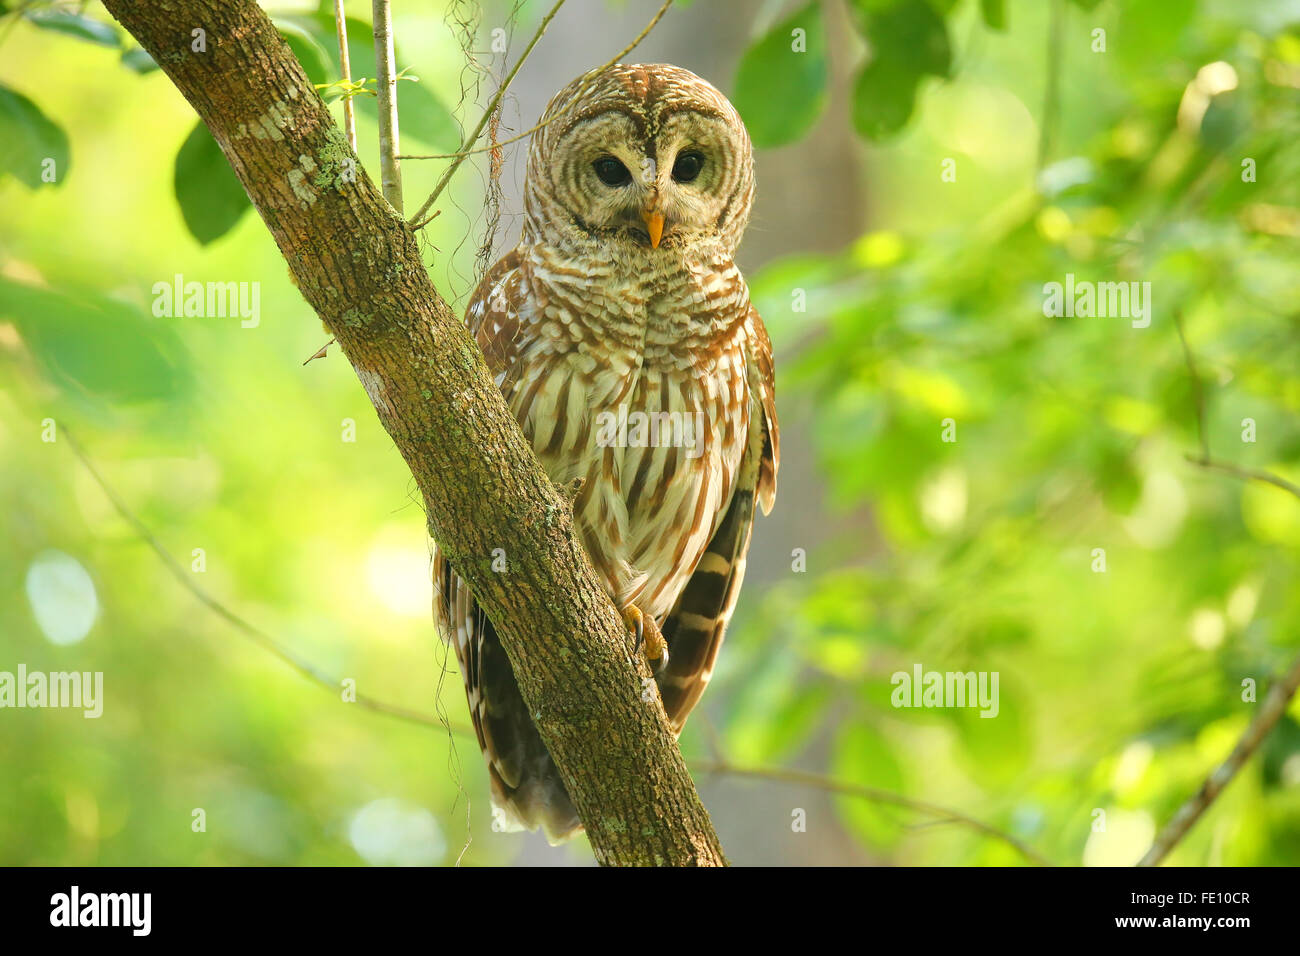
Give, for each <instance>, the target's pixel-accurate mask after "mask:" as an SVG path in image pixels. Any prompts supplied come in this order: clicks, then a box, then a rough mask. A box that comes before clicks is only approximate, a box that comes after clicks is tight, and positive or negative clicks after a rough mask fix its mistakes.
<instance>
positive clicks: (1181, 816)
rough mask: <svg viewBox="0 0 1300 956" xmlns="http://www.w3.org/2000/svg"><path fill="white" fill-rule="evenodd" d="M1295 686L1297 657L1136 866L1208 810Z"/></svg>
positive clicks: (1299, 681) (1160, 853)
mask: <svg viewBox="0 0 1300 956" xmlns="http://www.w3.org/2000/svg"><path fill="white" fill-rule="evenodd" d="M1298 687H1300V656H1298V657H1296V659H1295V660H1293V661H1292V662H1291V666H1290V667H1289V668H1288V669H1287V670H1286V672H1285V673H1283V674H1282V675H1281V676H1280V677H1279V678H1277V679H1276V680H1275V681H1273V686H1272V687H1270V688H1269V690H1268V696H1267V697H1265V698H1264V703H1263V704H1262V705H1260V708H1259V713H1257V714H1256V715H1255V719H1254V720H1252V721H1251V722H1250V726H1249V727H1247V728H1246V732H1245V733H1244V734H1242V735H1241V739H1240V740H1238V741H1237V746H1235V747H1233V748H1232V753H1231V754H1229V755H1228V759H1227V760H1225V761H1224V762H1223V763H1221V764H1220V765H1219V767H1218V769H1217V770H1215V771H1214V773H1212V774H1210V776H1209V778H1208V779H1207V780H1206V781H1205V783H1203V784H1201V789H1199V790H1197V791H1196V795H1195V796H1194V797H1192V798H1191V799H1190V800H1188V801H1187V802H1186V803H1184V804H1183V805H1182V806H1181V807H1179V809H1178V812H1177V813H1175V814H1174V815H1173V817H1172V818H1171V819H1170V820H1169V822H1168V823H1166V824H1165V826H1164V829H1162V830H1161V831H1160V832H1159V834H1157V835H1156V839H1155V842H1154V843H1152V844H1151V849H1149V850H1147V853H1146V856H1144V857H1142V859H1141V860H1140V861H1139V862H1138V866H1157V865H1158V864H1159V863H1160V861H1161V860H1163V859H1164V858H1165V857H1166V856H1168V855H1169V852H1170V851H1171V850H1173V848H1174V847H1175V846H1177V845H1178V843H1179V842H1180V841H1181V840H1182V839H1183V837H1185V836H1186V835H1187V833H1188V831H1190V830H1191V829H1192V827H1193V826H1194V825H1195V824H1196V821H1197V820H1199V819H1200V818H1201V817H1202V816H1204V814H1205V811H1206V810H1208V809H1210V804H1212V803H1214V799H1215V798H1216V797H1217V796H1218V795H1219V794H1220V793H1222V792H1223V791H1224V789H1225V788H1226V787H1227V786H1228V784H1230V783H1232V780H1233V778H1234V777H1236V776H1237V773H1238V771H1240V770H1241V768H1242V767H1243V766H1245V764H1246V761H1247V760H1249V759H1250V758H1251V756H1252V755H1253V754H1254V753H1255V751H1256V750H1258V749H1259V745H1260V744H1262V743H1263V742H1264V738H1266V737H1267V736H1268V734H1269V731H1271V730H1272V729H1273V727H1274V726H1275V725H1276V724H1277V722H1278V721H1279V720H1280V719H1281V717H1282V715H1283V714H1284V713H1286V708H1287V705H1288V704H1289V703H1290V702H1291V698H1292V697H1294V696H1295V693H1296V688H1298Z"/></svg>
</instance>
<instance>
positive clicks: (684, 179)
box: [550, 109, 748, 251]
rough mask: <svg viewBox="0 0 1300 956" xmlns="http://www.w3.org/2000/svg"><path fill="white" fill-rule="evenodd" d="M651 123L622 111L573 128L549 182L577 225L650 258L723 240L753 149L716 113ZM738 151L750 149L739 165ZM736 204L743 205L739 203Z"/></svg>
mask: <svg viewBox="0 0 1300 956" xmlns="http://www.w3.org/2000/svg"><path fill="white" fill-rule="evenodd" d="M658 120H659V121H658V122H655V123H651V124H646V123H645V122H644V121H643V120H641V119H640V118H634V117H633V116H631V115H629V114H628V113H626V112H624V111H622V110H617V109H616V110H609V111H607V112H604V113H600V114H597V115H595V116H592V117H590V118H587V119H585V120H582V121H580V122H578V123H576V124H575V125H574V126H573V127H572V128H570V129H569V130H568V131H566V134H565V136H564V137H563V141H562V143H561V144H560V147H559V148H557V149H556V150H555V156H556V161H555V162H556V165H555V166H554V167H553V168H552V170H551V171H550V172H551V177H552V182H553V183H554V185H555V187H556V193H557V198H558V199H559V200H560V202H561V205H562V206H563V208H564V210H565V211H566V212H567V213H569V214H570V215H571V216H572V221H573V224H574V225H575V226H577V227H578V228H580V229H582V230H583V231H584V232H586V233H587V234H589V235H600V236H601V237H603V238H605V239H612V240H614V241H616V242H619V241H622V242H627V243H628V244H630V245H633V246H637V247H640V248H642V249H645V250H647V251H649V250H658V249H661V248H667V249H673V248H682V247H685V246H687V245H689V244H692V243H696V242H699V241H701V240H707V239H717V238H720V237H721V236H722V235H723V234H724V233H725V232H729V231H730V230H731V227H732V226H733V225H734V223H732V221H731V217H730V210H731V208H732V205H733V204H732V203H731V201H730V200H731V199H732V195H733V193H735V192H737V191H738V189H739V188H740V186H741V183H740V181H739V173H738V171H739V170H740V169H741V163H742V162H747V161H748V154H747V153H748V143H747V142H745V143H742V144H737V143H735V142H734V138H735V137H734V132H733V128H732V127H729V126H728V124H727V122H726V120H725V118H724V117H723V116H721V115H718V114H714V113H711V112H701V111H696V110H681V111H677V112H674V113H671V114H668V115H666V116H663V117H659V118H658ZM738 146H739V147H743V148H744V149H745V156H744V157H743V160H740V161H738V159H737V156H736V153H737V151H738ZM737 205H738V204H737Z"/></svg>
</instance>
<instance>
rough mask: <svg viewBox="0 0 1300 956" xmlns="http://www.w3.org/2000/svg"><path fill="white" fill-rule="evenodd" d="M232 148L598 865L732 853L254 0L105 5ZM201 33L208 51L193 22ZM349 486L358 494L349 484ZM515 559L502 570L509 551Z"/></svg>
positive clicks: (569, 540) (445, 327)
mask: <svg viewBox="0 0 1300 956" xmlns="http://www.w3.org/2000/svg"><path fill="white" fill-rule="evenodd" d="M104 5H105V6H106V7H107V8H108V10H109V11H110V13H112V15H113V16H114V17H116V18H117V20H118V21H119V22H120V23H121V24H122V25H123V26H124V27H125V28H126V29H127V30H129V31H130V33H131V34H132V35H133V36H134V37H135V38H136V40H137V41H139V43H140V45H141V46H142V47H144V48H145V50H147V51H148V52H149V53H150V54H151V55H152V56H153V58H154V60H156V61H157V63H158V64H159V66H160V67H161V68H162V69H163V71H164V72H165V73H166V74H167V76H168V77H170V78H171V80H172V82H173V83H175V84H176V87H177V88H178V89H179V90H180V92H181V93H182V94H184V96H185V98H186V99H188V100H189V101H190V103H191V104H193V106H194V108H195V109H196V110H197V111H198V114H199V116H200V117H201V118H202V120H203V121H204V122H205V123H206V124H207V126H208V128H209V129H210V130H211V131H212V134H213V136H214V137H215V138H216V140H217V142H218V143H219V144H220V145H221V148H222V149H223V150H224V152H225V154H226V158H227V159H228V160H229V161H230V164H231V166H232V167H233V168H234V170H235V173H236V174H237V175H238V176H239V179H240V181H241V182H242V183H243V185H244V188H245V189H246V190H247V192H248V195H249V198H250V199H251V200H252V202H253V205H254V206H255V207H256V209H257V211H258V213H259V214H260V215H261V216H262V219H263V220H264V221H265V222H266V225H267V228H269V229H270V231H271V234H272V236H274V238H275V241H276V243H277V244H278V245H279V247H280V251H281V252H282V253H283V254H284V257H285V259H286V260H287V261H288V263H289V268H290V270H291V271H292V273H293V276H294V278H295V279H296V281H297V283H298V287H299V288H300V289H301V290H302V293H303V295H304V296H305V297H306V299H307V301H308V302H309V303H310V304H311V306H312V307H313V308H314V309H315V310H316V311H317V313H319V315H320V317H321V319H322V320H323V321H324V323H325V324H326V326H328V328H329V329H330V331H331V332H332V333H333V334H334V335H335V337H336V338H337V339H338V343H339V345H340V346H341V348H342V350H343V352H344V354H346V355H347V358H348V361H349V362H351V363H352V366H353V368H354V369H355V370H356V373H357V377H358V378H359V379H360V380H361V383H362V385H363V386H364V387H365V389H366V392H367V394H368V395H369V396H370V400H371V402H372V403H373V404H374V406H375V409H376V411H377V412H378V415H379V420H380V422H381V423H382V424H383V426H384V428H385V429H387V431H388V433H389V434H390V435H391V436H392V438H393V441H394V443H395V444H396V445H397V448H398V450H399V451H400V452H401V454H402V457H403V458H404V459H405V460H406V463H407V465H408V466H409V467H410V469H411V474H412V475H414V477H415V480H416V483H417V484H418V486H419V488H420V491H421V493H422V495H423V497H424V505H425V511H426V512H427V515H428V519H429V530H430V532H431V533H432V534H433V536H434V538H435V539H436V540H437V541H438V543H439V545H440V546H441V547H442V548H443V549H444V550H445V551H446V553H447V555H448V557H449V559H450V560H451V562H452V565H453V566H454V567H455V568H456V570H457V571H458V572H459V573H460V575H461V576H462V577H463V578H464V579H465V580H466V581H468V582H469V584H470V586H471V587H472V589H473V591H474V594H475V596H476V598H477V599H478V601H479V603H480V604H481V605H482V607H483V609H484V610H485V611H486V613H487V614H488V616H489V617H490V618H491V619H492V621H493V623H494V624H495V625H496V626H497V630H498V632H499V634H500V637H501V642H502V644H503V645H504V646H505V649H506V652H507V653H508V655H509V657H510V662H511V664H512V665H513V667H514V671H515V675H516V677H517V679H518V681H519V687H520V690H521V691H522V693H523V697H524V700H525V702H526V703H527V704H528V706H529V708H530V710H531V711H532V713H533V719H534V721H535V723H536V724H537V729H538V731H539V732H540V734H541V737H542V740H543V741H544V742H545V743H546V746H547V747H548V748H549V749H550V752H551V755H552V756H553V757H554V759H555V763H556V766H557V767H558V768H559V771H560V774H561V776H562V777H563V780H564V783H565V786H566V787H567V788H568V791H569V794H570V795H571V797H572V798H573V803H574V806H575V807H576V808H577V811H578V815H579V817H580V818H581V819H582V822H583V824H584V825H585V826H586V829H587V833H588V836H589V838H590V840H591V845H592V849H593V851H594V852H595V855H596V859H597V860H598V861H599V862H601V863H603V864H609V865H655V864H659V865H723V864H725V862H726V861H725V859H724V857H723V854H722V848H721V846H720V844H719V842H718V838H717V835H716V834H715V833H714V830H713V825H712V822H711V821H710V819H709V816H708V813H707V812H706V810H705V809H704V806H703V804H702V803H701V802H700V799H699V796H698V795H697V794H696V792H695V787H694V784H693V783H692V781H691V778H690V774H689V773H688V771H687V769H686V765H685V762H684V761H683V760H682V756H681V753H680V751H679V750H678V748H677V745H676V742H675V741H674V739H673V737H672V734H671V732H670V731H669V727H668V723H667V721H666V719H665V718H664V713H663V707H662V705H661V704H660V702H659V699H658V697H657V696H654V695H652V698H653V699H652V700H651V701H649V702H646V701H643V700H642V688H643V687H644V686H653V682H652V683H651V684H650V685H646V684H644V683H643V681H644V680H647V679H649V678H650V673H649V671H648V670H647V669H646V667H645V665H644V663H643V662H642V661H641V660H640V659H639V658H635V659H634V657H633V655H632V653H631V646H630V641H629V638H628V635H627V634H626V632H625V630H624V627H623V624H622V621H621V619H620V617H619V615H618V613H617V611H616V610H615V609H614V607H613V605H612V603H611V602H610V600H609V598H608V596H607V595H606V593H605V590H604V587H603V585H602V583H601V581H600V579H599V578H598V577H597V575H596V573H595V572H594V571H593V569H592V567H591V564H590V562H589V560H588V558H587V555H586V553H585V552H584V550H583V548H582V545H581V543H580V542H579V540H578V538H577V537H576V535H575V532H574V526H573V515H572V511H571V508H570V505H569V502H568V501H567V500H566V498H565V497H564V495H562V494H561V493H560V492H559V491H558V490H557V489H556V488H555V487H554V485H552V483H551V481H550V480H549V479H548V478H547V476H546V474H545V473H544V472H543V471H542V468H541V466H540V465H539V464H538V462H537V459H536V458H535V456H534V455H533V453H532V449H531V448H530V446H529V444H528V442H527V441H526V440H525V438H524V436H523V434H522V432H521V431H520V430H519V427H518V426H517V425H516V423H515V421H514V419H513V417H512V416H511V415H510V413H509V412H508V411H507V409H506V406H505V403H504V402H503V401H502V398H501V395H500V393H499V391H498V390H497V387H496V385H495V384H494V383H493V380H492V378H491V376H490V374H489V373H488V370H487V367H486V365H485V364H484V362H483V358H482V355H481V353H480V352H479V350H478V348H477V346H476V345H475V344H474V342H473V340H472V339H471V338H470V336H469V333H468V331H467V330H466V328H465V326H464V324H463V323H462V322H460V321H459V320H458V318H457V317H456V316H455V315H454V314H453V313H452V312H451V310H450V309H449V308H448V306H447V304H446V303H445V302H444V301H443V299H442V298H441V296H439V295H438V293H437V292H436V291H435V289H434V288H433V285H432V283H431V282H430V280H429V277H428V274H427V272H426V270H425V268H424V265H423V263H422V262H421V260H420V253H419V249H418V247H417V244H416V242H415V238H414V236H413V235H412V233H411V231H410V229H409V228H408V227H407V225H406V223H405V222H404V221H403V219H402V218H401V217H400V216H399V215H398V214H397V213H395V212H394V211H393V209H392V208H391V207H390V206H389V204H388V203H387V202H385V201H384V199H383V197H382V196H381V195H380V193H379V192H378V191H377V190H376V189H375V187H374V185H373V183H372V182H371V181H370V179H369V178H368V177H367V176H366V175H365V172H364V171H363V170H361V168H360V167H359V165H357V164H356V157H355V155H354V153H353V151H352V150H351V148H350V147H349V146H348V142H347V140H346V138H345V137H344V135H343V133H342V132H341V131H340V130H339V129H338V127H337V126H335V124H334V122H333V119H332V118H331V116H330V114H329V111H328V110H327V109H326V107H325V104H324V103H323V102H322V101H321V99H320V97H319V96H318V95H317V93H316V91H315V90H314V89H313V88H312V85H311V82H310V81H309V80H308V79H307V77H306V75H305V74H304V73H303V71H302V68H301V67H300V66H299V65H298V62H297V61H296V60H295V59H294V57H293V55H292V54H291V53H290V52H289V48H288V47H287V46H286V45H285V43H284V42H283V41H282V40H281V39H280V37H279V35H278V33H277V32H276V29H275V27H274V26H273V25H272V24H271V21H270V20H269V19H268V18H267V17H266V15H265V14H264V13H263V12H262V10H261V9H260V8H258V6H257V5H256V4H255V3H252V2H250V0H172V2H160V0H153V2H151V0H105V4H104ZM200 29H201V30H203V31H205V34H206V36H205V41H206V52H196V51H195V50H194V49H193V46H192V44H194V43H195V40H194V37H193V31H195V30H200ZM341 494H345V492H341ZM496 548H502V549H504V550H505V553H506V559H507V564H508V568H509V570H508V571H507V572H505V573H494V572H493V571H492V552H493V549H496Z"/></svg>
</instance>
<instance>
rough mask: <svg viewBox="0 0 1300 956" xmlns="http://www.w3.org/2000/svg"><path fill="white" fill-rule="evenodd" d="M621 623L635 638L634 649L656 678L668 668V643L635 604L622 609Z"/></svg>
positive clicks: (656, 625)
mask: <svg viewBox="0 0 1300 956" xmlns="http://www.w3.org/2000/svg"><path fill="white" fill-rule="evenodd" d="M623 623H624V624H626V625H627V629H628V630H629V631H632V632H633V634H634V635H635V636H636V645H635V648H636V650H638V651H640V652H641V653H642V654H643V655H644V656H645V662H646V664H648V665H649V666H650V673H652V674H654V675H655V676H656V677H658V676H659V675H660V674H662V673H663V672H664V670H665V669H666V668H667V667H668V642H667V641H665V640H664V636H663V633H662V632H661V631H660V630H659V625H658V624H656V623H655V619H654V618H652V617H651V616H650V615H649V614H644V613H642V611H641V609H640V608H639V607H637V606H636V605H635V604H629V605H628V606H627V607H625V608H624V609H623Z"/></svg>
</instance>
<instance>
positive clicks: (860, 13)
mask: <svg viewBox="0 0 1300 956" xmlns="http://www.w3.org/2000/svg"><path fill="white" fill-rule="evenodd" d="M852 12H853V13H854V22H855V23H856V24H857V27H858V29H859V30H860V31H861V32H862V34H863V35H864V36H865V37H866V38H867V40H868V42H869V43H870V45H871V54H872V59H871V62H870V63H868V64H867V66H866V67H865V68H864V69H863V71H862V73H861V74H860V75H859V76H858V80H857V83H856V84H855V85H854V89H853V125H854V128H856V129H857V131H858V132H859V133H860V134H861V135H863V136H865V137H866V138H868V139H873V140H879V139H884V138H886V137H888V136H891V135H893V134H894V133H897V132H898V131H899V130H901V129H902V128H903V127H904V126H905V125H907V121H908V119H910V118H911V115H912V110H913V108H914V107H915V105H916V88H917V85H918V83H919V82H920V79H921V77H922V76H923V75H925V74H927V73H930V74H933V75H935V76H941V77H946V76H948V75H949V74H950V73H951V71H952V45H951V44H950V43H949V41H948V28H947V25H946V24H945V23H944V21H943V17H941V16H940V15H939V14H938V13H936V12H935V10H934V8H933V7H931V6H930V5H929V4H928V3H925V2H924V0H904V2H902V3H899V4H897V5H895V6H892V7H889V8H886V9H875V8H874V6H872V7H867V5H864V4H862V3H860V2H859V3H855V4H854V6H853V8H852Z"/></svg>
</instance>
